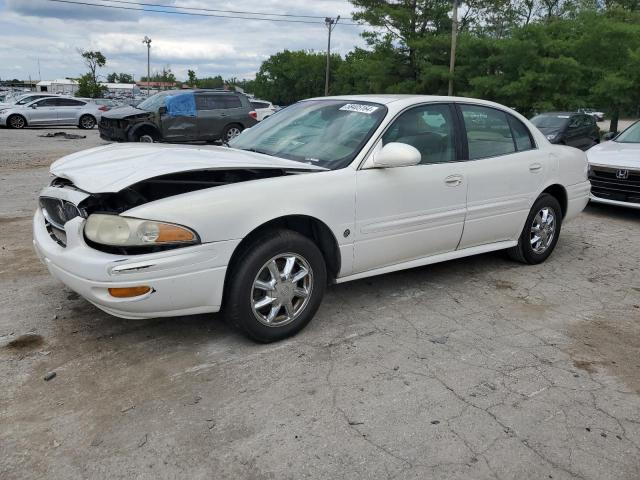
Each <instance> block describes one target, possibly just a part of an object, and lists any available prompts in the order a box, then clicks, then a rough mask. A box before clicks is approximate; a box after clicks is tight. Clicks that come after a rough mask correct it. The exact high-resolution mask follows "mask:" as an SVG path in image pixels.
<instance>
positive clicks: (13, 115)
mask: <svg viewBox="0 0 640 480" xmlns="http://www.w3.org/2000/svg"><path fill="white" fill-rule="evenodd" d="M11 117H20V118H22V119H23V120H24V125H25V127H26V126H27V125H28V122H27V119H26V117H25V116H24V115H20V114H19V113H12V114H11V115H9V116H8V117H7V123H9V119H10V118H11Z"/></svg>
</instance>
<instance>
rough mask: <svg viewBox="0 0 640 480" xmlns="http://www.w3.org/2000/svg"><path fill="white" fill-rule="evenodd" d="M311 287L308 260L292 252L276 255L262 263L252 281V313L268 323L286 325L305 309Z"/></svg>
mask: <svg viewBox="0 0 640 480" xmlns="http://www.w3.org/2000/svg"><path fill="white" fill-rule="evenodd" d="M312 290H313V271H312V269H311V266H310V265H309V262H307V260H305V259H304V258H303V257H302V256H301V255H298V254H295V253H283V254H280V255H277V256H275V257H273V258H272V259H270V260H269V261H268V262H267V263H265V264H264V265H263V266H262V268H261V269H260V271H259V272H258V275H256V277H255V279H254V281H253V287H252V289H251V308H252V310H253V314H254V316H255V317H256V319H257V320H258V321H259V322H260V323H262V324H263V325H266V326H268V327H281V326H284V325H287V324H289V323H291V322H293V321H294V320H295V319H296V318H298V316H300V314H301V313H302V312H303V311H304V309H305V308H306V306H307V304H308V303H309V299H310V298H311V292H312Z"/></svg>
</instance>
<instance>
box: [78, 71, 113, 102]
mask: <svg viewBox="0 0 640 480" xmlns="http://www.w3.org/2000/svg"><path fill="white" fill-rule="evenodd" d="M107 90H108V89H107V87H105V86H104V85H100V84H99V83H95V82H94V81H93V77H92V76H91V74H90V73H85V74H84V75H82V76H81V77H80V78H79V79H78V91H77V92H76V97H85V98H100V97H103V96H104V94H105V93H106V92H107Z"/></svg>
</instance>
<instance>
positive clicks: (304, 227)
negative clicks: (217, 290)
mask: <svg viewBox="0 0 640 480" xmlns="http://www.w3.org/2000/svg"><path fill="white" fill-rule="evenodd" d="M275 229H287V230H293V231H294V232H298V233H300V234H301V235H304V236H305V237H307V238H309V239H310V240H312V241H313V242H314V243H315V244H316V245H317V246H318V248H319V249H320V252H322V256H323V257H324V261H325V263H326V265H327V277H328V279H329V281H331V282H332V281H333V280H335V278H336V277H337V276H338V272H339V271H340V250H339V249H338V242H337V241H336V238H335V236H334V235H333V233H332V232H331V230H330V229H329V227H327V225H326V224H325V223H323V222H321V221H320V220H318V219H317V218H313V217H309V216H307V215H288V216H286V217H279V218H276V219H273V220H270V221H268V222H267V223H264V224H262V225H260V226H259V227H257V228H256V229H254V230H253V231H251V233H249V235H247V236H246V237H244V238H243V239H242V241H241V242H240V244H239V245H238V246H237V247H236V249H235V250H234V252H233V255H231V260H230V261H229V265H228V266H227V274H226V278H228V277H229V272H231V271H232V270H233V268H234V267H235V263H236V262H237V261H238V259H239V258H240V257H241V254H242V253H243V252H244V251H245V249H246V248H247V247H248V246H250V245H251V244H252V243H253V242H254V241H255V240H256V239H257V238H258V237H260V236H262V235H264V234H265V233H266V232H268V231H269V230H275ZM226 278H225V284H226Z"/></svg>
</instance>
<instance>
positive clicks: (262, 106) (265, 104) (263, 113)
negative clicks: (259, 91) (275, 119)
mask: <svg viewBox="0 0 640 480" xmlns="http://www.w3.org/2000/svg"><path fill="white" fill-rule="evenodd" d="M249 102H250V103H251V108H253V110H254V111H255V112H256V117H255V118H256V120H257V121H259V122H261V121H262V120H264V119H265V118H267V117H268V116H270V115H273V114H274V113H276V112H277V111H278V109H277V108H276V107H275V106H274V105H273V103H271V102H269V101H268V100H260V99H257V98H250V99H249Z"/></svg>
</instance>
